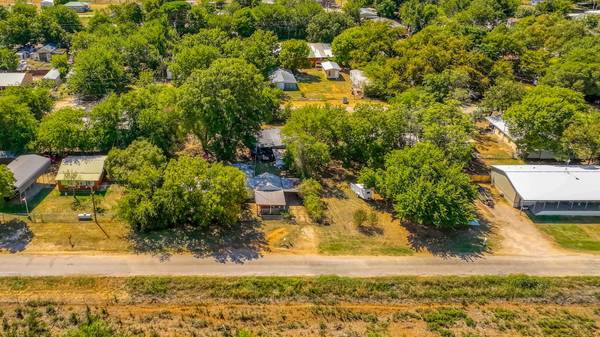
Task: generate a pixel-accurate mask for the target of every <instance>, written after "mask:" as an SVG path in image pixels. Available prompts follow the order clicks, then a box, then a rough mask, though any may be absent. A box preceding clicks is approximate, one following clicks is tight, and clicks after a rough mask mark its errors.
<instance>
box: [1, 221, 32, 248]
mask: <svg viewBox="0 0 600 337" xmlns="http://www.w3.org/2000/svg"><path fill="white" fill-rule="evenodd" d="M31 240H33V232H32V231H31V229H30V228H29V226H28V225H27V223H26V222H24V221H21V220H16V219H15V220H11V221H8V222H6V223H3V224H1V225H0V250H7V251H8V252H10V253H12V254H14V253H18V252H22V251H24V250H25V248H27V245H29V243H30V242H31Z"/></svg>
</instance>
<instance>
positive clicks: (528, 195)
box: [493, 165, 600, 201]
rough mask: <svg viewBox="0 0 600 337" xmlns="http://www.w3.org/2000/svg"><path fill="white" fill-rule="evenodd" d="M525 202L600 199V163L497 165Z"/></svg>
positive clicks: (497, 168)
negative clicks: (589, 164)
mask: <svg viewBox="0 0 600 337" xmlns="http://www.w3.org/2000/svg"><path fill="white" fill-rule="evenodd" d="M493 169H496V170H498V171H501V172H503V173H504V174H505V175H506V176H507V177H508V179H509V180H510V182H511V184H512V185H513V186H514V188H515V190H516V191H517V193H519V195H520V196H521V198H522V199H523V200H524V201H600V166H560V165H495V166H493Z"/></svg>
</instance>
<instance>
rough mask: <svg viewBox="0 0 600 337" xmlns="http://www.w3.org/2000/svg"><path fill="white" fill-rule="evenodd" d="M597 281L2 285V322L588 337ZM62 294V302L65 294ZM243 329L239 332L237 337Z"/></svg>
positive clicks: (597, 315)
mask: <svg viewBox="0 0 600 337" xmlns="http://www.w3.org/2000/svg"><path fill="white" fill-rule="evenodd" d="M598 281H599V280H598V279H597V278H532V277H525V276H509V277H469V278H460V277H450V278H439V277H438V278H415V277H401V278H374V279H351V278H339V277H319V278H274V277H272V278H199V277H197V278H177V277H173V278H142V277H137V278H89V277H70V278H57V277H51V278H3V279H0V310H1V313H2V316H3V319H4V321H5V323H4V325H5V326H7V325H12V324H17V325H19V324H21V325H23V326H27V322H28V319H29V318H30V317H32V316H37V317H39V320H40V321H41V322H42V324H41V327H42V328H45V329H48V330H49V331H51V332H53V333H54V334H56V335H58V334H60V333H61V332H63V331H65V330H66V329H69V328H70V327H72V326H75V325H77V324H80V323H81V322H85V320H86V319H87V317H89V316H96V317H100V318H101V319H103V320H105V321H107V322H109V323H110V324H111V325H112V326H114V327H116V328H118V329H119V330H120V331H124V332H126V333H128V334H129V335H130V336H153V337H171V336H215V337H220V336H223V337H225V336H290V337H292V336H294V337H296V336H340V337H341V336H368V337H388V336H389V337H391V336H394V337H395V336H398V337H401V336H415V337H425V336H427V337H429V336H432V337H434V336H442V337H452V336H456V337H478V336H479V337H483V336H494V337H516V336H529V337H548V336H550V337H565V336H568V337H594V336H597V335H598V333H599V332H600V330H599V325H600V296H598V294H600V286H599V284H600V283H598ZM65 293H68V294H69V296H64V294H65ZM241 331H245V333H246V334H241V333H240V332H241Z"/></svg>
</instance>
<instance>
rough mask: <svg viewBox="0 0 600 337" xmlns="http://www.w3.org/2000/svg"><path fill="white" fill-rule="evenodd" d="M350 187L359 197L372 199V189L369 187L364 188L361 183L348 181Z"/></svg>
mask: <svg viewBox="0 0 600 337" xmlns="http://www.w3.org/2000/svg"><path fill="white" fill-rule="evenodd" d="M350 189H351V190H352V192H354V193H355V194H356V195H358V197H359V198H361V199H364V200H371V199H373V190H372V189H370V188H366V187H365V186H364V185H363V184H353V183H350Z"/></svg>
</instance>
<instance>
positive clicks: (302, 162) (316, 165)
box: [285, 132, 331, 177]
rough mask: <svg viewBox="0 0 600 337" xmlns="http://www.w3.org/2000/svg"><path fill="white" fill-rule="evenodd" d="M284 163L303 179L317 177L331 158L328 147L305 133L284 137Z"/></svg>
mask: <svg viewBox="0 0 600 337" xmlns="http://www.w3.org/2000/svg"><path fill="white" fill-rule="evenodd" d="M285 142H286V161H287V163H288V165H289V166H290V167H291V168H292V169H293V170H295V171H296V172H298V174H300V175H301V176H303V177H315V176H319V175H320V174H321V173H323V171H324V170H325V168H326V167H327V165H328V164H329V162H330V160H331V157H330V155H329V146H327V144H325V143H323V142H320V141H318V140H317V139H316V138H315V137H313V136H310V135H308V134H306V133H302V132H301V133H298V134H294V135H293V136H289V137H286V140H285Z"/></svg>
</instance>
